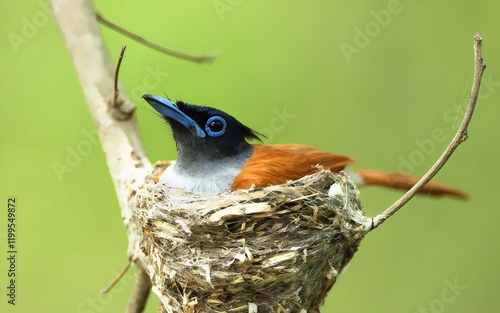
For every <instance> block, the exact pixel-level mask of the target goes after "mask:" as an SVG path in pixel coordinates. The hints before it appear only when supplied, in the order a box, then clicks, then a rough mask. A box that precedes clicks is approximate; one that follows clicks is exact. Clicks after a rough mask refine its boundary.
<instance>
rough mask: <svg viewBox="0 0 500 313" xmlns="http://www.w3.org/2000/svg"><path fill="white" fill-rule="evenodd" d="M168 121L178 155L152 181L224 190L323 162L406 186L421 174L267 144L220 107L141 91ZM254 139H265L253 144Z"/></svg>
mask: <svg viewBox="0 0 500 313" xmlns="http://www.w3.org/2000/svg"><path fill="white" fill-rule="evenodd" d="M142 98H143V99H144V100H146V101H147V102H148V103H149V104H150V105H151V106H152V107H153V108H154V109H155V110H156V112H157V113H158V114H159V115H160V116H161V117H162V118H163V119H164V120H165V121H166V122H167V123H168V125H169V126H170V128H171V130H172V134H173V137H174V140H175V143H176V148H177V152H178V157H177V160H176V161H174V162H173V165H170V166H169V167H167V168H166V170H164V171H163V172H162V173H160V175H158V176H157V177H155V179H154V181H155V182H157V183H163V184H166V185H169V186H171V187H177V188H181V189H184V190H187V191H192V192H203V193H209V194H221V193H225V192H231V191H235V190H242V189H249V188H252V187H253V188H264V187H268V186H272V185H280V184H284V183H286V182H288V181H293V180H297V179H299V178H302V177H304V176H307V175H310V174H314V173H316V172H317V171H319V169H320V168H324V169H329V170H331V171H332V172H340V171H345V172H346V173H347V174H348V175H349V176H350V178H351V179H352V180H353V181H354V182H355V183H356V184H357V185H380V186H386V187H392V188H396V189H405V190H408V189H410V188H411V187H413V186H414V185H415V184H416V183H417V181H418V180H419V178H418V177H414V176H411V175H407V174H404V173H398V172H385V171H379V170H371V169H355V170H352V169H350V168H346V167H347V166H348V165H351V164H352V163H354V160H353V159H352V158H350V157H347V156H344V155H340V154H335V153H330V152H327V151H322V150H320V149H316V148H314V147H311V146H308V145H301V144H263V143H262V140H261V138H260V137H262V136H261V134H259V133H258V132H256V131H254V130H253V129H251V128H249V127H247V126H245V125H244V124H242V123H241V122H240V121H238V120H237V119H236V118H234V117H233V116H231V115H229V114H228V113H226V112H223V111H221V110H219V109H216V108H213V107H209V106H200V105H194V104H189V103H185V102H183V101H176V102H175V103H174V102H172V101H170V100H168V99H165V98H163V97H160V96H155V95H151V94H145V95H143V97H142ZM252 140H256V141H260V142H261V143H257V144H252V143H250V142H249V141H252ZM419 192H420V193H426V194H429V195H433V196H451V197H455V198H458V199H462V200H466V199H467V198H468V195H467V194H465V193H464V192H462V191H460V190H458V189H456V188H454V187H451V186H448V185H445V184H441V183H437V182H432V181H431V182H429V183H427V184H426V185H424V187H423V188H422V189H420V191H419Z"/></svg>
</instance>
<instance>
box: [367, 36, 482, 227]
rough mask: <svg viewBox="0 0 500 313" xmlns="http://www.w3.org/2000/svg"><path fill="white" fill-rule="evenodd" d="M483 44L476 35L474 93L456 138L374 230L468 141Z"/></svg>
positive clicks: (377, 220)
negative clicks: (468, 129)
mask: <svg viewBox="0 0 500 313" xmlns="http://www.w3.org/2000/svg"><path fill="white" fill-rule="evenodd" d="M482 43H483V39H482V37H481V35H480V34H476V35H475V36H474V80H473V82H472V91H471V93H470V95H469V103H468V105H467V109H466V112H465V115H464V118H463V120H462V123H461V124H460V127H459V128H458V130H457V133H456V134H455V137H453V139H452V141H451V142H450V144H449V145H448V147H446V149H445V150H444V152H443V154H442V155H441V156H440V157H439V159H438V160H437V161H436V163H434V165H433V166H432V167H431V168H430V169H429V170H428V171H427V173H425V175H424V176H423V177H422V178H421V179H420V180H419V181H418V183H416V184H415V186H413V187H412V188H411V189H410V190H408V192H407V193H405V194H404V195H403V196H402V197H401V198H400V199H399V200H398V201H396V202H395V203H394V204H393V205H391V206H390V207H389V208H387V209H386V210H385V211H384V212H382V213H381V214H379V215H377V216H375V217H374V218H373V226H372V230H373V229H375V228H377V227H378V226H380V225H381V224H382V223H383V222H384V221H385V220H387V219H388V218H389V217H391V216H392V215H393V214H394V213H396V212H397V211H398V210H399V209H400V208H402V207H403V206H404V205H405V204H406V203H408V201H410V200H411V199H412V198H413V196H415V194H416V193H417V192H418V191H419V190H420V189H421V188H422V187H423V186H424V185H425V184H427V183H428V182H429V181H430V180H431V179H432V178H433V177H434V176H435V175H436V174H437V173H438V172H439V171H440V170H441V168H442V167H443V166H444V165H445V164H446V162H447V161H448V159H449V158H450V157H451V155H452V154H453V152H454V151H455V150H456V149H457V148H458V146H459V145H460V144H461V143H462V142H464V141H465V140H466V139H467V137H468V135H467V128H468V127H469V123H470V121H471V119H472V115H473V113H474V109H475V108H476V103H477V98H478V96H479V88H480V86H481V78H482V76H483V72H484V70H485V69H486V63H484V60H483V58H482V56H481V48H482Z"/></svg>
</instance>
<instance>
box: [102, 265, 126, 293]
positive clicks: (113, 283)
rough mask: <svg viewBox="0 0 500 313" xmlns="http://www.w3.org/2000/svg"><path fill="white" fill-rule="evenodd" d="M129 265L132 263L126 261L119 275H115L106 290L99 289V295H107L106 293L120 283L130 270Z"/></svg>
mask: <svg viewBox="0 0 500 313" xmlns="http://www.w3.org/2000/svg"><path fill="white" fill-rule="evenodd" d="M131 265H132V262H130V261H128V263H127V265H126V266H125V267H124V268H123V269H122V270H121V272H120V273H118V275H116V277H115V278H114V279H113V281H112V282H111V283H110V284H109V285H108V286H107V287H106V288H104V289H101V293H108V292H110V291H111V289H113V287H114V286H116V284H118V282H119V281H120V279H122V278H123V276H125V274H126V273H127V272H128V270H129V269H130V266H131Z"/></svg>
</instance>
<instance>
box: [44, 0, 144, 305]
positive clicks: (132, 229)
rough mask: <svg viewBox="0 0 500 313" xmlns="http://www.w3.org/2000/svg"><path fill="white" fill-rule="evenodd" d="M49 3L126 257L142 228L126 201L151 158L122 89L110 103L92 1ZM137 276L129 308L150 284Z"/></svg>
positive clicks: (107, 68) (110, 85) (108, 70)
mask: <svg viewBox="0 0 500 313" xmlns="http://www.w3.org/2000/svg"><path fill="white" fill-rule="evenodd" d="M52 9H53V12H54V16H55V19H56V21H57V23H58V24H59V27H60V29H61V32H62V34H63V36H64V40H65V42H66V45H67V47H68V50H69V53H70V55H71V58H72V59H73V64H74V66H75V69H76V72H77V75H78V79H79V80H80V84H81V86H82V88H83V92H84V94H85V99H86V102H87V105H88V108H89V110H90V113H91V115H92V118H93V120H94V122H95V124H96V126H97V130H98V132H99V138H100V140H101V144H102V148H103V150H104V152H105V154H106V161H107V163H108V167H109V171H110V174H111V178H112V180H113V183H114V185H115V189H116V195H117V198H118V203H119V205H120V208H121V215H122V218H123V219H124V224H125V227H126V231H127V237H128V240H129V247H128V255H129V258H130V257H131V256H132V255H133V251H135V250H136V249H137V245H138V244H139V242H138V239H139V238H140V237H139V236H138V234H140V231H141V229H140V225H139V224H138V222H137V220H136V219H135V217H134V215H133V211H132V207H131V202H133V201H132V200H133V199H134V198H135V194H136V191H137V188H138V186H140V185H142V183H143V182H144V179H145V177H146V175H147V174H148V173H149V172H151V163H150V162H149V160H148V158H147V156H146V152H145V151H144V148H143V146H142V142H141V139H140V137H139V131H138V127H137V121H136V117H135V115H133V114H131V113H133V108H134V107H133V106H130V105H128V106H127V105H124V104H127V103H130V102H129V101H128V100H127V97H126V96H125V95H123V94H120V95H119V103H121V104H122V105H119V106H117V107H116V108H112V107H111V106H110V101H111V100H112V99H113V93H114V80H113V75H114V70H115V66H114V65H113V64H112V63H111V60H110V57H109V53H108V52H107V50H106V46H105V44H104V41H103V39H102V35H101V32H100V29H99V25H98V24H97V20H96V19H95V14H94V10H93V8H92V4H91V2H90V1H88V0H72V1H63V2H61V1H57V0H53V1H52ZM69 105H71V104H69ZM132 261H136V260H132ZM135 263H136V264H137V263H138V262H135ZM138 265H139V266H140V264H138ZM137 279H138V283H139V286H138V285H137V284H138V283H137V282H136V287H135V288H134V294H133V296H132V298H131V300H130V305H129V307H128V312H130V313H132V312H142V308H143V307H144V303H145V301H146V298H147V295H148V293H149V290H150V285H149V286H148V284H149V281H148V280H147V279H146V280H145V279H144V274H143V273H142V271H141V270H140V272H139V274H138V275H137ZM138 287H140V288H138ZM141 303H142V304H141Z"/></svg>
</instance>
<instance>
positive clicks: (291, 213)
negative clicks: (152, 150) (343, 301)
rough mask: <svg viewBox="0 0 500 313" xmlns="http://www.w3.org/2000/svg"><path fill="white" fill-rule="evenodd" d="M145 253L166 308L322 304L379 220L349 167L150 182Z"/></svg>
mask: <svg viewBox="0 0 500 313" xmlns="http://www.w3.org/2000/svg"><path fill="white" fill-rule="evenodd" d="M135 213H136V215H137V217H138V219H139V221H140V224H141V226H142V231H143V236H142V242H141V247H140V251H139V252H138V253H141V254H142V257H141V259H142V260H143V261H144V262H143V266H144V269H145V270H146V272H147V273H148V274H149V276H150V278H151V281H152V284H153V291H154V292H155V293H156V294H157V295H158V296H159V298H160V300H161V303H162V304H163V307H164V308H161V309H162V310H164V311H166V312H190V313H191V312H193V313H194V312H255V313H256V312H301V313H305V312H309V313H311V312H319V307H320V306H321V305H322V303H323V301H324V298H325V296H326V293H327V292H328V291H329V289H330V288H331V287H332V285H333V284H334V283H335V281H336V278H337V276H338V275H339V273H340V271H341V270H342V269H343V268H344V267H345V266H346V265H347V263H348V262H349V261H350V260H351V258H352V257H353V255H354V253H355V252H356V251H357V249H358V246H359V244H360V242H361V240H362V239H363V236H364V235H365V234H366V233H367V231H368V229H369V228H370V223H371V220H370V219H368V218H366V217H365V216H364V215H363V212H362V211H361V207H360V203H359V200H358V191H357V188H356V187H355V186H354V184H353V183H352V182H351V181H350V180H349V179H348V178H347V176H345V175H344V174H336V173H332V172H330V171H327V170H320V171H319V172H318V173H317V174H314V175H310V176H306V177H304V178H302V179H300V180H297V181H292V182H289V183H287V184H284V185H279V186H270V187H267V188H255V189H251V190H242V191H235V192H230V193H225V194H221V195H207V194H202V193H192V192H186V191H184V190H180V189H176V188H171V187H168V186H165V185H163V184H154V183H152V182H148V183H146V184H145V185H144V186H143V187H142V188H141V190H140V191H139V193H138V196H137V207H136V210H135Z"/></svg>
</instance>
